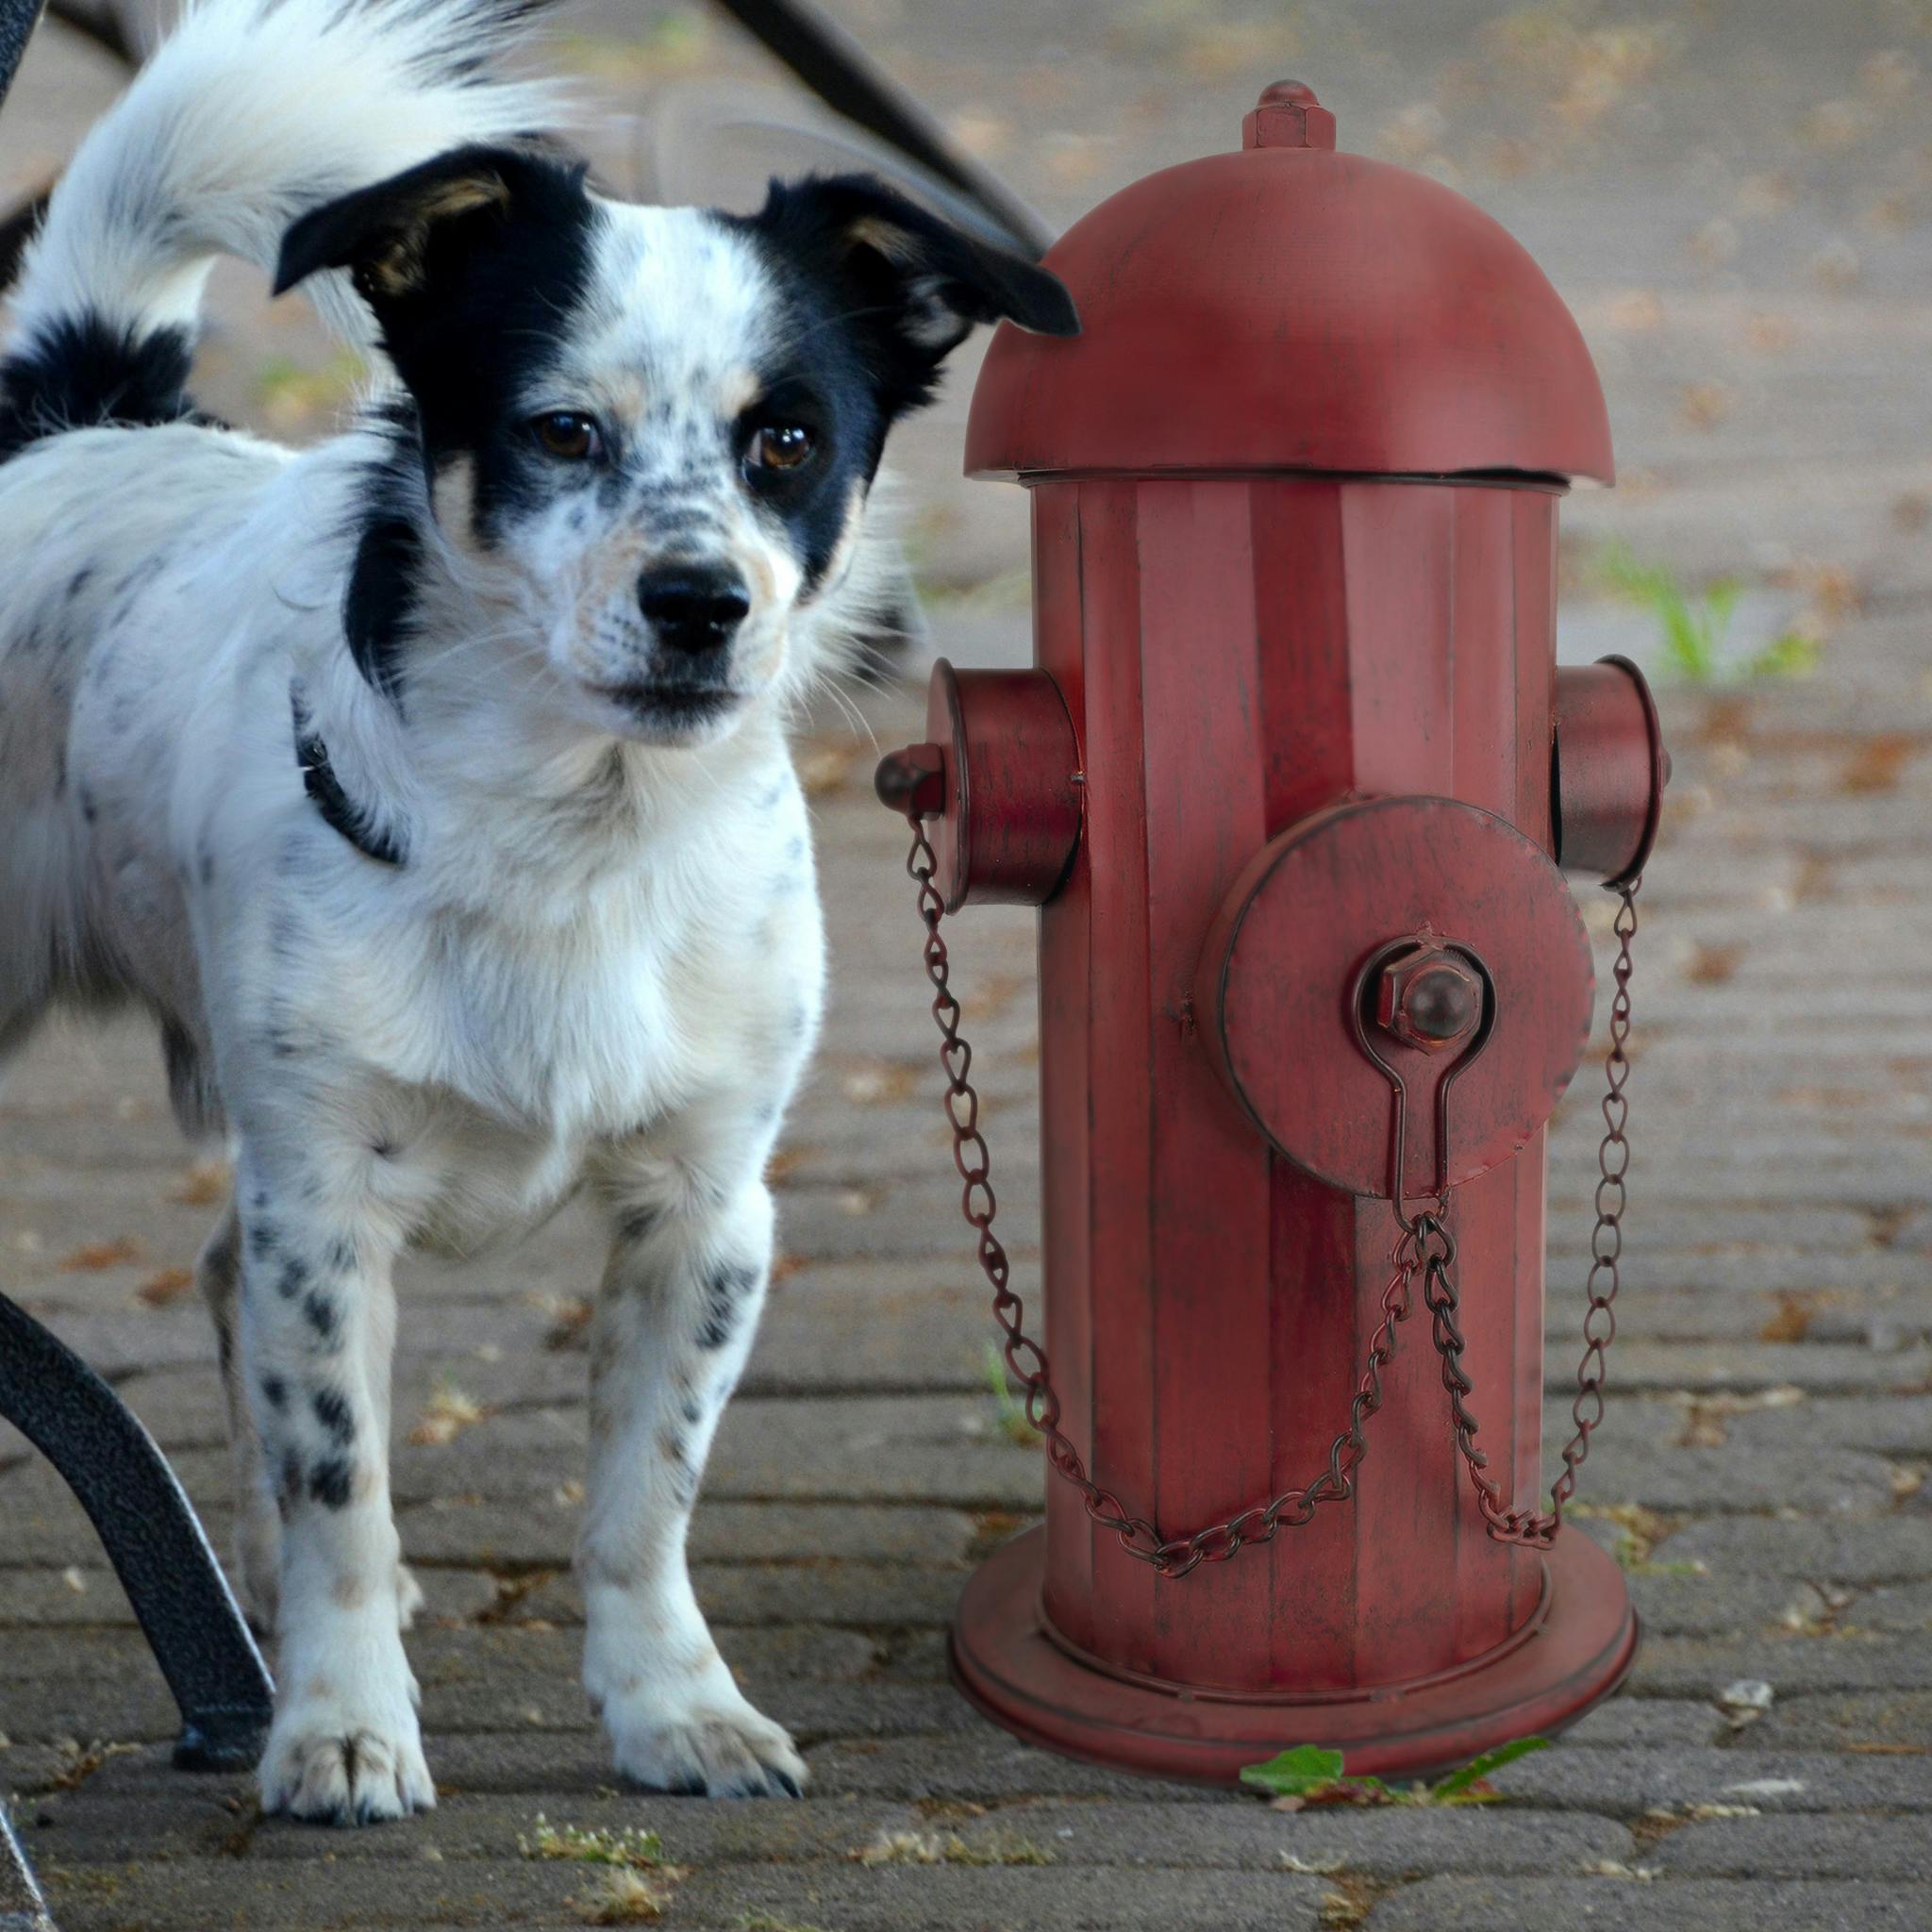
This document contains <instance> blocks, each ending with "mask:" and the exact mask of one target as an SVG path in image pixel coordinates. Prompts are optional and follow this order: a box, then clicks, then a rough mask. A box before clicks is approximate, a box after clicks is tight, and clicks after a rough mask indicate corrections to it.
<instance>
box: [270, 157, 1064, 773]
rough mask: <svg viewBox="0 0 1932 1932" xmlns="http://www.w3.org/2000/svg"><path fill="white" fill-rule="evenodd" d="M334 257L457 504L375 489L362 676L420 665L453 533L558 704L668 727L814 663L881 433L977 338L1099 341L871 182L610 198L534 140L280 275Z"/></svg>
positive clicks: (748, 698)
mask: <svg viewBox="0 0 1932 1932" xmlns="http://www.w3.org/2000/svg"><path fill="white" fill-rule="evenodd" d="M325 268H339V269H345V270H347V271H348V273H349V275H350V277H351V279H352V281H353V282H354V285H355V287H356V289H357V291H358V292H359V293H360V294H361V296H362V297H363V299H364V300H365V301H366V302H367V304H368V305H369V307H370V308H371V309H372V310H373V312H374V314H375V319H376V322H377V324H378V325H379V327H380V329H381V334H382V341H383V346H384V348H385V349H386V350H387V352H388V354H389V356H390V358H391V360H392V361H393V363H394V365H395V368H396V371H397V373H398V375H400V376H401V378H402V381H403V383H404V385H405V387H406V389H407V390H408V394H409V397H410V398H411V399H412V405H413V407H412V408H407V409H405V410H403V411H402V413H401V416H400V417H399V419H398V425H399V433H400V436H401V440H402V445H403V446H404V447H406V448H408V449H409V452H410V455H411V457H413V456H414V450H413V446H412V445H413V441H414V439H416V438H418V437H420V461H421V464H422V476H423V478H424V479H425V483H424V486H423V487H426V491H427V500H428V505H429V507H430V509H431V519H430V521H431V525H432V526H431V528H430V529H428V530H426V531H425V529H423V528H422V527H421V526H420V521H419V520H412V513H411V510H410V508H409V507H408V505H406V504H405V503H404V502H403V501H401V498H402V497H403V496H404V495H407V494H408V492H407V491H395V490H394V488H393V483H394V479H393V477H392V478H391V484H390V485H389V486H384V485H383V484H382V483H381V482H380V481H378V483H377V485H376V487H375V495H374V498H373V500H372V503H371V505H370V508H369V517H368V523H367V526H366V528H365V529H364V531H363V533H362V536H361V542H360V548H359V551H358V561H357V565H356V570H355V573H354V578H353V581H352V585H351V589H350V594H349V600H348V607H347V611H346V622H347V627H348V632H349V639H350V643H351V645H352V647H353V648H354V650H355V652H356V655H357V661H358V664H359V665H360V666H361V668H362V670H363V672H364V675H367V676H368V677H369V678H370V680H371V681H372V682H373V683H375V684H377V685H378V686H382V685H386V684H396V683H400V682H402V681H403V680H404V679H405V678H406V677H407V675H408V662H407V655H406V647H405V644H404V642H403V640H405V639H406V638H407V637H408V633H409V628H410V625H411V622H412V620H415V621H420V619H421V617H422V613H421V611H420V610H418V609H417V608H415V600H416V599H417V597H418V596H419V594H420V585H419V583H418V581H417V579H418V577H419V575H421V573H422V571H423V568H424V564H425V557H424V546H425V543H433V544H434V545H435V547H436V550H437V553H438V557H439V559H440V562H441V568H442V569H443V570H444V571H445V572H447V573H448V574H449V575H451V576H453V577H455V578H456V579H457V581H458V586H459V588H460V590H461V591H462V592H463V593H464V599H465V602H466V603H467V604H469V606H470V607H471V608H473V609H480V610H482V611H483V612H485V613H487V617H488V623H489V625H491V627H492V628H496V627H500V633H499V634H500V636H501V637H502V638H503V639H506V640H507V639H509V638H511V637H512V636H514V637H516V638H518V639H520V640H521V641H522V643H521V648H526V649H534V650H536V651H537V652H539V653H540V654H541V658H542V660H543V662H544V665H545V666H546V668H547V673H548V676H547V678H546V679H545V680H544V681H545V682H546V683H547V684H548V686H549V695H550V697H551V698H552V700H553V701H554V702H556V703H557V704H558V705H560V706H561V707H562V708H564V709H565V710H566V711H568V712H569V713H570V714H571V715H573V716H575V718H577V719H578V720H579V721H580V722H581V723H583V724H586V725H588V726H590V727H591V728H593V729H601V730H608V731H609V732H611V733H613V734H616V735H619V736H624V737H628V738H634V739H643V740H648V741H658V742H664V743H681V744H691V743H701V742H705V741H708V740H710V739H713V738H716V737H720V736H722V735H724V733H725V732H727V731H728V730H730V729H731V728H732V725H733V724H734V722H735V721H736V719H737V718H738V717H740V716H741V715H742V713H743V712H744V710H745V709H746V708H748V707H749V706H750V705H751V704H753V703H755V702H756V701H757V700H758V699H759V698H760V697H761V696H764V695H765V694H767V693H770V692H773V691H787V690H795V689H797V688H799V687H800V686H802V684H803V683H804V682H805V681H806V680H808V678H809V677H810V675H812V672H813V670H814V668H815V666H814V664H813V662H812V657H813V639H814V638H815V636H816V635H817V634H818V631H819V629H820V626H819V625H817V624H816V623H815V622H812V621H808V620H812V619H816V618H817V617H818V616H819V615H820V614H821V613H822V612H823V611H824V608H825V606H826V604H827V602H828V600H832V599H835V598H836V597H837V596H838V594H839V593H840V591H841V586H842V585H843V584H844V581H845V579H846V576H847V574H848V572H849V571H850V569H851V565H852V560H853V556H854V552H855V547H856V546H857V544H858V537H859V528H860V523H861V519H862V515H863V511H864V508H865V502H866V497H867V493H868V491H869V490H870V488H871V484H872V481H873V477H874V473H875V472H876V470H877V467H878V462H879V456H880V451H881V448H882V446H883V444H884V441H885V437H886V432H887V430H888V428H889V427H890V426H891V424H892V422H893V421H894V420H895V419H896V418H897V417H898V416H900V415H902V414H903V413H904V412H905V411H907V410H908V409H910V408H915V407H917V406H918V405H919V404H920V403H922V402H924V401H925V400H926V399H927V397H928V396H929V395H930V394H931V392H932V388H933V384H934V380H935V377H936V375H937V372H938V369H939V365H940V363H941V360H942V359H943V358H944V357H945V356H946V354H947V353H948V351H950V350H951V349H952V348H953V347H954V346H955V345H956V344H957V343H958V341H960V340H961V339H962V338H963V337H964V336H965V335H966V333H967V332H968V330H969V329H971V328H972V326H973V325H974V324H975V323H980V322H990V321H993V320H996V319H997V318H999V317H1001V316H1007V317H1010V318H1011V319H1012V320H1013V321H1014V322H1016V323H1018V324H1020V325H1022V326H1024V327H1026V328H1030V329H1039V330H1044V331H1047V332H1050V333H1053V334H1058V335H1068V334H1072V333H1074V331H1075V330H1076V329H1077V327H1078V322H1077V320H1076V318H1075V316H1074V307H1073V303H1072V301H1071V300H1070V298H1069V297H1068V295H1067V292H1066V291H1065V290H1064V289H1063V288H1062V287H1061V286H1060V284H1059V283H1058V281H1057V280H1055V278H1054V277H1053V276H1052V275H1049V274H1047V273H1046V272H1045V271H1044V270H1042V269H1041V268H1038V267H1036V266H1035V265H1033V264H1032V263H1031V262H1028V261H1025V260H1023V259H1021V258H1017V257H1014V256H1008V255H1005V254H1001V253H999V252H998V251H996V250H993V249H991V248H988V247H986V246H984V245H982V244H981V243H979V242H975V241H974V240H972V239H971V238H969V237H968V236H966V235H964V234H962V233H960V232H958V230H956V229H954V228H951V227H949V226H947V225H945V224H943V223H941V222H940V221H938V220H936V219H935V218H934V217H932V216H931V215H929V214H927V213H926V212H924V210H923V209H921V208H917V207H915V206H914V205H913V204H912V203H910V202H908V201H907V200H905V199H904V198H903V197H901V196H899V195H897V194H894V193H892V192H891V191H890V190H888V189H886V188H884V187H883V186H881V185H880V184H878V183H876V182H874V181H871V180H869V179H867V178H865V177H862V176H838V177H832V178H813V179H808V180H805V181H802V182H799V183H796V184H794V185H791V186H785V185H780V184H776V183H774V185H773V188H772V192H771V195H770V198H769V200H768V201H767V202H766V205H765V207H764V208H763V210H762V211H761V212H760V213H758V215H755V216H750V217H742V218H741V217H734V216H728V215H723V214H718V213H714V212H710V211H708V210H702V209H691V208H638V207H631V206H627V205H625V204H622V203H616V202H612V201H608V200H605V199H603V198H602V197H600V196H598V195H596V194H594V193H592V192H590V191H589V190H588V188H587V187H586V185H585V181H584V176H583V172H582V170H581V169H577V168H573V167H571V166H568V165H566V164H564V163H562V162H560V161H558V160H557V159H555V158H551V157H549V156H547V155H545V154H541V153H538V152H530V151H523V150H517V149H505V148H469V149H464V150H461V151H458V152H457V153H453V154H449V155H445V156H443V157H441V158H439V159H437V160H433V161H429V162H426V163H425V164H424V165H423V166H421V167H418V168H415V169H412V170H410V171H409V172H408V174H405V175H399V176H397V177H396V178H395V179H393V180H390V181H386V182H383V183H380V184H378V185H377V186H375V187H373V188H369V189H366V190H363V191H361V192H358V193H355V194H351V195H349V196H347V197H345V198H343V199H341V200H339V201H336V202H332V203H330V204H328V205H327V206H325V207H323V208H317V209H315V210H313V211H312V212H311V213H309V214H307V215H305V216H304V217H303V218H302V219H301V220H299V221H298V222H296V223H295V225H293V226H292V227H291V229H290V231H289V233H288V235H287V237H286V239H285V242H284V245H283V249H282V257H281V261H280V264H279V269H278V273H277V277H276V287H277V290H278V291H279V290H281V289H286V288H289V287H291V286H292V285H293V284H294V283H296V282H298V281H300V280H302V279H303V278H304V277H305V276H307V275H310V274H312V273H314V272H315V271H316V270H319V269H325ZM408 480H409V484H410V488H411V489H412V490H416V491H417V492H418V495H419V496H420V488H419V486H418V483H417V479H416V478H414V477H411V478H409V479H408ZM385 487H388V488H389V489H390V491H391V497H392V499H393V500H391V501H388V502H385V501H384V490H385ZM418 508H419V509H420V504H419V506H418ZM525 688H526V689H528V687H527V686H526V687H525Z"/></svg>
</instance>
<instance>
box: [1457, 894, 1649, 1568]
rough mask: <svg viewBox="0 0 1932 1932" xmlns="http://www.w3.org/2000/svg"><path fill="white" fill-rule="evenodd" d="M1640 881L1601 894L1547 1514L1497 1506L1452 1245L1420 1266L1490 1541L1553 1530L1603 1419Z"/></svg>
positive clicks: (1619, 1245)
mask: <svg viewBox="0 0 1932 1932" xmlns="http://www.w3.org/2000/svg"><path fill="white" fill-rule="evenodd" d="M1642 883H1643V881H1642V879H1641V878H1635V879H1630V880H1628V881H1626V882H1624V883H1623V884H1621V885H1618V886H1614V887H1612V888H1611V890H1612V891H1614V892H1615V893H1616V894H1617V899H1618V906H1617V921H1616V924H1615V926H1614V928H1613V930H1614V931H1615V933H1616V936H1617V959H1616V964H1615V965H1614V966H1613V967H1612V968H1611V972H1612V974H1613V975H1614V977H1615V979H1616V982H1617V991H1616V992H1615V993H1614V995H1612V997H1611V1000H1610V1050H1609V1053H1608V1054H1607V1056H1606V1058H1605V1060H1604V1074H1605V1091H1604V1098H1603V1116H1604V1137H1603V1140H1602V1141H1600V1142H1599V1143H1598V1146H1597V1155H1596V1164H1597V1184H1596V1225H1595V1227H1594V1228H1592V1229H1591V1237H1590V1274H1589V1278H1588V1279H1587V1281H1586V1282H1585V1284H1584V1288H1585V1293H1586V1295H1587V1297H1588V1300H1589V1304H1590V1306H1589V1307H1588V1308H1587V1309H1586V1310H1585V1311H1584V1317H1583V1343H1584V1346H1583V1359H1582V1360H1581V1361H1580V1362H1578V1363H1577V1365H1576V1396H1575V1399H1574V1401H1573V1402H1572V1403H1571V1405H1570V1419H1571V1421H1572V1422H1573V1423H1574V1424H1575V1430H1576V1432H1575V1434H1574V1435H1573V1436H1572V1437H1571V1439H1570V1441H1568V1442H1567V1443H1566V1444H1565V1445H1564V1448H1563V1473H1562V1474H1560V1475H1559V1476H1558V1477H1557V1480H1556V1481H1555V1482H1554V1483H1552V1484H1551V1485H1550V1507H1549V1508H1548V1509H1547V1510H1542V1511H1540V1510H1536V1509H1511V1508H1508V1507H1506V1506H1505V1505H1504V1502H1503V1496H1502V1490H1501V1486H1500V1485H1499V1484H1498V1483H1497V1482H1496V1480H1495V1478H1494V1477H1493V1476H1491V1475H1490V1474H1489V1473H1488V1471H1489V1457H1487V1456H1486V1455H1485V1454H1484V1453H1483V1452H1482V1451H1481V1450H1480V1449H1478V1448H1477V1447H1476V1446H1475V1438H1476V1427H1477V1424H1476V1420H1475V1417H1474V1415H1472V1414H1471V1413H1470V1409H1469V1396H1470V1393H1471V1391H1472V1389H1473V1388H1474V1384H1473V1383H1472V1382H1471V1381H1470V1379H1469V1377H1468V1376H1467V1375H1466V1374H1464V1373H1463V1370H1462V1352H1463V1348H1464V1346H1465V1343H1464V1341H1463V1338H1462V1330H1461V1327H1460V1325H1459V1324H1458V1322H1457V1314H1458V1304H1457V1294H1456V1283H1455V1278H1454V1277H1453V1275H1452V1274H1450V1272H1449V1271H1450V1267H1451V1264H1452V1263H1453V1262H1454V1261H1455V1258H1456V1243H1455V1241H1454V1239H1453V1238H1452V1237H1449V1236H1448V1235H1447V1234H1446V1232H1445V1235H1444V1239H1445V1240H1446V1241H1447V1242H1448V1246H1447V1250H1446V1252H1445V1253H1442V1254H1441V1255H1440V1256H1436V1255H1431V1256H1429V1257H1427V1258H1426V1259H1425V1261H1424V1270H1423V1306H1424V1307H1425V1308H1427V1309H1428V1311H1429V1321H1430V1333H1431V1336H1432V1339H1433V1340H1434V1341H1435V1344H1436V1352H1437V1354H1438V1355H1440V1356H1441V1358H1442V1386H1443V1388H1444V1389H1446V1390H1447V1391H1449V1410H1450V1414H1451V1416H1452V1417H1453V1418H1454V1420H1455V1425H1456V1446H1457V1449H1458V1450H1459V1451H1460V1452H1461V1455H1462V1460H1463V1462H1464V1464H1465V1466H1466V1467H1467V1468H1468V1470H1469V1479H1470V1481H1471V1482H1472V1483H1473V1484H1474V1488H1475V1496H1476V1507H1478V1508H1479V1509H1480V1510H1481V1511H1482V1516H1483V1521H1484V1522H1485V1523H1486V1524H1488V1525H1489V1530H1490V1534H1491V1536H1492V1537H1494V1538H1495V1539H1496V1541H1498V1542H1505V1543H1521V1544H1522V1545H1524V1547H1525V1548H1527V1549H1533V1550H1546V1549H1548V1548H1549V1547H1550V1545H1551V1544H1552V1543H1553V1542H1555V1541H1556V1540H1557V1531H1558V1530H1559V1529H1561V1528H1562V1526H1563V1510H1564V1507H1565V1506H1566V1505H1567V1504H1568V1503H1569V1501H1570V1499H1571V1497H1572V1496H1574V1494H1575V1493H1576V1472H1577V1471H1578V1470H1579V1469H1581V1468H1582V1467H1583V1464H1584V1462H1585V1460H1586V1459H1587V1458H1588V1457H1589V1455H1590V1439H1591V1433H1592V1432H1593V1431H1594V1430H1595V1428H1596V1427H1597V1425H1598V1424H1600V1423H1601V1422H1602V1421H1603V1419H1604V1376H1605V1373H1606V1370H1607V1361H1606V1358H1605V1357H1606V1355H1607V1350H1608V1349H1609V1345H1610V1343H1611V1342H1612V1341H1615V1340H1616V1339H1617V1311H1616V1306H1615V1305H1616V1300H1617V1290H1618V1288H1619V1286H1620V1285H1621V1283H1620V1279H1619V1274H1618V1267H1619V1263H1620V1262H1621V1261H1622V1259H1623V1254H1624V1227H1623V1221H1624V1208H1625V1207H1626V1206H1627V1205H1628V1201H1629V1191H1628V1189H1627V1188H1626V1187H1625V1185H1624V1177H1625V1176H1626V1175H1627V1174H1629V1172H1630V1142H1629V1140H1628V1139H1627V1137H1626V1136H1625V1133H1624V1128H1625V1127H1626V1126H1627V1125H1628V1124H1629V1120H1630V1101H1629V1096H1628V1095H1627V1094H1626V1093H1625V1091H1624V1089H1625V1088H1626V1086H1627V1085H1628V1084H1629V1079H1630V1057H1629V1054H1628V1053H1627V1052H1626V1050H1625V1049H1626V1047H1627V1045H1628V1042H1629V1039H1630V941H1632V940H1633V939H1634V938H1635V937H1636V936H1637V889H1638V887H1639V886H1641V884H1642Z"/></svg>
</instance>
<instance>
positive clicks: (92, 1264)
mask: <svg viewBox="0 0 1932 1932" xmlns="http://www.w3.org/2000/svg"><path fill="white" fill-rule="evenodd" d="M140 1259H141V1243H140V1242H139V1241H134V1240H132V1239H131V1238H130V1237H128V1236H127V1235H125V1234H123V1235H116V1236H115V1237H114V1239H113V1240H112V1241H89V1242H87V1243H86V1244H85V1245H84V1246H82V1247H78V1248H75V1251H74V1252H73V1253H72V1254H71V1255H69V1256H67V1257H65V1258H64V1259H63V1260H62V1261H61V1263H60V1272H61V1273H62V1274H99V1273H100V1272H101V1270H102V1269H104V1268H119V1267H121V1266H122V1265H123V1264H124V1263H125V1262H128V1261H138V1260H140Z"/></svg>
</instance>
